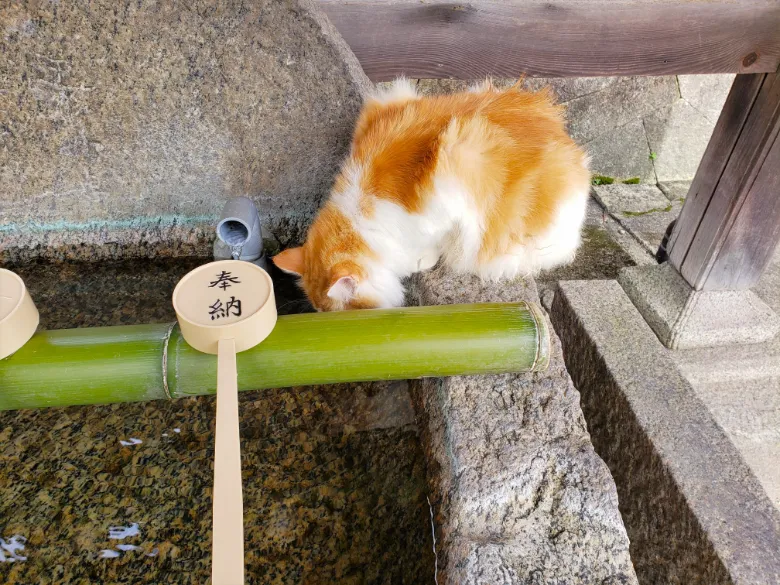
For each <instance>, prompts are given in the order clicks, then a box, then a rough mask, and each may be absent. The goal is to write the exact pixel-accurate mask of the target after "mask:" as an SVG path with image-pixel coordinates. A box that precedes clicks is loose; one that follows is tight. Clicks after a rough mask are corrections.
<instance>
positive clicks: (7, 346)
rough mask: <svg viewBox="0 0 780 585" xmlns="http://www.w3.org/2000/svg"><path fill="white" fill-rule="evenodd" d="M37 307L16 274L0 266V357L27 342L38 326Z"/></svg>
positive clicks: (6, 355)
mask: <svg viewBox="0 0 780 585" xmlns="http://www.w3.org/2000/svg"><path fill="white" fill-rule="evenodd" d="M38 321H39V316H38V309H36V308H35V304H34V303H33V300H32V298H30V293H29V292H27V287H26V286H24V282H23V281H22V279H21V278H19V276H18V275H16V274H14V273H13V272H11V271H10V270H6V269H5V268H0V359H3V358H5V357H8V356H9V355H11V354H12V353H15V352H16V351H17V350H19V349H21V347H22V346H23V345H24V344H25V343H27V342H28V341H29V340H30V338H31V337H32V336H33V333H35V330H36V329H37V328H38Z"/></svg>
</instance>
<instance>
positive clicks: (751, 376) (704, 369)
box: [669, 338, 780, 385]
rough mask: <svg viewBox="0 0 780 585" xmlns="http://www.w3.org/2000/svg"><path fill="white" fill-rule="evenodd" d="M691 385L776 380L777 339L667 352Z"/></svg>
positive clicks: (778, 362)
mask: <svg viewBox="0 0 780 585" xmlns="http://www.w3.org/2000/svg"><path fill="white" fill-rule="evenodd" d="M669 355H670V356H671V358H672V359H673V360H674V362H675V364H676V365H677V367H678V369H679V370H680V372H681V373H682V374H683V376H685V378H686V379H687V380H688V381H689V382H690V383H691V384H693V385H697V384H707V383H731V382H739V381H751V380H780V338H778V339H775V340H774V341H771V342H769V343H759V344H752V345H730V346H722V347H708V348H697V349H685V350H676V351H670V352H669Z"/></svg>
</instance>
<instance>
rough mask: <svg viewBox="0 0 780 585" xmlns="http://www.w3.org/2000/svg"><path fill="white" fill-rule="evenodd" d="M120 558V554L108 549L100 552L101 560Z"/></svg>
mask: <svg viewBox="0 0 780 585" xmlns="http://www.w3.org/2000/svg"><path fill="white" fill-rule="evenodd" d="M118 556H119V553H118V552H116V551H115V550H108V549H107V548H104V549H103V550H101V551H100V558H101V559H115V558H117V557H118Z"/></svg>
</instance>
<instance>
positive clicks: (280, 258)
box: [272, 247, 303, 276]
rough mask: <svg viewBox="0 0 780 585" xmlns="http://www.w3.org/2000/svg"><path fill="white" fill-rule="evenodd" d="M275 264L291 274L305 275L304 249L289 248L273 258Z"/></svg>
mask: <svg viewBox="0 0 780 585" xmlns="http://www.w3.org/2000/svg"><path fill="white" fill-rule="evenodd" d="M272 260H273V261H274V264H276V266H277V267H279V268H281V269H282V270H284V271H285V272H288V273H290V274H297V275H299V276H300V275H301V274H303V247H298V248H288V249H287V250H285V251H284V252H280V253H279V254H277V255H276V256H274V257H273V258H272Z"/></svg>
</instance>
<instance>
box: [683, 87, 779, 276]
mask: <svg viewBox="0 0 780 585" xmlns="http://www.w3.org/2000/svg"><path fill="white" fill-rule="evenodd" d="M779 135H780V75H778V74H777V73H771V74H756V75H752V76H744V77H743V76H738V77H737V80H736V81H735V83H734V87H733V88H732V90H731V92H730V93H729V97H728V98H727V100H726V105H725V106H724V109H723V112H722V113H721V116H720V118H719V120H718V123H717V126H716V128H715V131H714V132H713V135H712V138H711V139H710V145H709V146H708V148H707V151H706V152H705V154H704V158H703V159H702V162H701V164H700V165H699V169H698V171H697V173H696V178H695V179H694V181H693V184H692V186H691V190H690V193H689V196H688V198H687V199H686V202H685V205H684V206H683V210H682V212H681V214H680V218H679V219H678V221H677V224H676V225H675V229H674V232H673V234H672V237H671V238H670V245H669V259H670V262H671V263H672V265H673V266H675V267H676V268H677V269H678V270H679V271H680V273H681V274H682V275H683V277H684V278H685V279H686V280H687V281H688V283H689V284H691V285H692V286H693V287H694V288H695V289H697V290H725V289H745V288H750V287H751V286H753V285H754V284H756V282H757V281H758V279H759V278H760V276H761V274H762V273H763V271H764V269H765V268H766V265H767V264H768V263H769V261H770V259H771V257H772V253H773V251H774V249H775V248H776V246H777V245H778V242H780V138H779V137H778V136H779Z"/></svg>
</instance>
